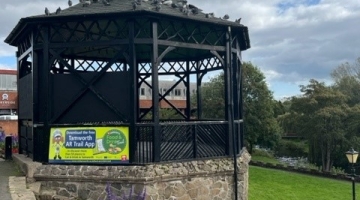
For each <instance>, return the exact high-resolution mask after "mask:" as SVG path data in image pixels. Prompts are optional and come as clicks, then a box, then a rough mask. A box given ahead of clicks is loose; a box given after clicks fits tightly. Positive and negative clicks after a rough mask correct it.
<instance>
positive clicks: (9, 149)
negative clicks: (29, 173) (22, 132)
mask: <svg viewBox="0 0 360 200" xmlns="http://www.w3.org/2000/svg"><path fill="white" fill-rule="evenodd" d="M11 157H12V136H6V138H5V160H10V159H11Z"/></svg>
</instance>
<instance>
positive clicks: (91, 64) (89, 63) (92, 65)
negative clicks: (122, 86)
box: [75, 60, 129, 72]
mask: <svg viewBox="0 0 360 200" xmlns="http://www.w3.org/2000/svg"><path fill="white" fill-rule="evenodd" d="M107 64H108V62H106V61H94V60H75V66H76V67H75V70H77V71H94V72H100V71H101V70H102V69H103V68H104V67H105V66H106V65H107ZM128 70H129V66H128V65H125V64H124V63H118V62H116V63H114V64H112V65H111V67H110V68H109V69H108V70H107V71H108V72H121V71H128Z"/></svg>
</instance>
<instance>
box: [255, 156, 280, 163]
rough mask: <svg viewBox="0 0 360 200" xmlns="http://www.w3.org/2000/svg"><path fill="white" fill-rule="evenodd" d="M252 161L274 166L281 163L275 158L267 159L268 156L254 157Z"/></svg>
mask: <svg viewBox="0 0 360 200" xmlns="http://www.w3.org/2000/svg"><path fill="white" fill-rule="evenodd" d="M251 160H254V161H262V162H264V163H274V164H279V163H280V162H279V161H278V160H276V159H275V158H269V157H266V156H258V155H252V156H251Z"/></svg>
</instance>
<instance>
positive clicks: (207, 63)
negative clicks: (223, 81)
mask: <svg viewBox="0 0 360 200" xmlns="http://www.w3.org/2000/svg"><path fill="white" fill-rule="evenodd" d="M219 68H223V66H222V64H221V61H220V60H219V59H218V58H216V57H213V58H207V59H204V60H201V61H200V63H199V69H198V70H201V71H202V70H211V69H219Z"/></svg>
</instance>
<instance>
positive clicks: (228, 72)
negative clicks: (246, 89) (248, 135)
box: [224, 27, 234, 155]
mask: <svg viewBox="0 0 360 200" xmlns="http://www.w3.org/2000/svg"><path fill="white" fill-rule="evenodd" d="M231 41H232V38H231V28H230V27H229V28H228V30H227V32H226V52H225V69H224V72H225V73H224V81H225V118H226V121H227V122H228V128H227V133H228V135H227V139H226V146H227V147H228V148H227V149H226V154H227V155H232V154H233V148H234V147H233V133H234V101H233V85H232V81H233V80H232V78H233V77H232V73H233V69H232V53H231Z"/></svg>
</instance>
